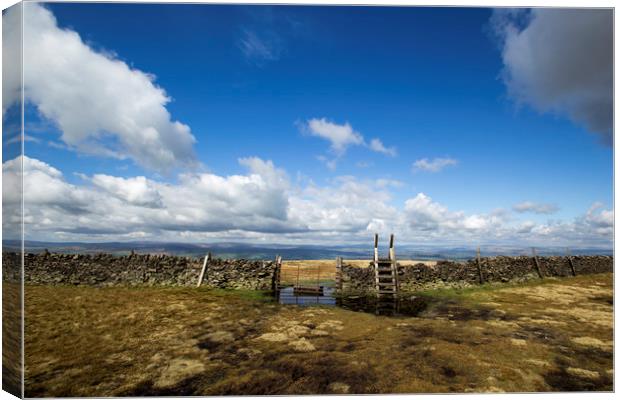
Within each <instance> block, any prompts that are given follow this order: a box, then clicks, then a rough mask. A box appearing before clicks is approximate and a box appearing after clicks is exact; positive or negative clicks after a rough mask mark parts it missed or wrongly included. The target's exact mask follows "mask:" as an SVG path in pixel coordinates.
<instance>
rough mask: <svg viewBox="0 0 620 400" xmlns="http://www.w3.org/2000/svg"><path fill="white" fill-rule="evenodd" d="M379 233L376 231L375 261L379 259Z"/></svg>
mask: <svg viewBox="0 0 620 400" xmlns="http://www.w3.org/2000/svg"><path fill="white" fill-rule="evenodd" d="M378 247H379V234H378V233H375V256H374V257H375V258H374V261H375V263H377V261H379V248H378Z"/></svg>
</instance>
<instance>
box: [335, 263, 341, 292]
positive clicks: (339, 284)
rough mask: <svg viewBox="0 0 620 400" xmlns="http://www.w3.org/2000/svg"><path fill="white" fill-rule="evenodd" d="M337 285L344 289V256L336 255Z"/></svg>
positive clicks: (339, 288)
mask: <svg viewBox="0 0 620 400" xmlns="http://www.w3.org/2000/svg"><path fill="white" fill-rule="evenodd" d="M336 287H337V288H338V290H342V257H340V256H338V257H336Z"/></svg>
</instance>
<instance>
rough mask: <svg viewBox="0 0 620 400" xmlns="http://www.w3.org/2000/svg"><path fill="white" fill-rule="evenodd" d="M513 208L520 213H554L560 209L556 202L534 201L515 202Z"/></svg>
mask: <svg viewBox="0 0 620 400" xmlns="http://www.w3.org/2000/svg"><path fill="white" fill-rule="evenodd" d="M512 209H513V210H515V211H516V212H518V213H527V212H530V213H534V214H553V213H555V212H557V211H558V210H559V208H558V206H557V205H555V204H547V203H534V202H532V201H524V202H522V203H518V204H515V205H514V206H512Z"/></svg>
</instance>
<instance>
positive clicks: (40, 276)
mask: <svg viewBox="0 0 620 400" xmlns="http://www.w3.org/2000/svg"><path fill="white" fill-rule="evenodd" d="M3 257H4V258H5V259H13V257H15V256H14V254H11V253H3ZM202 263H203V260H202V259H198V258H192V257H176V256H168V255H149V254H144V255H138V254H132V255H129V256H120V257H116V256H112V255H110V254H97V255H85V254H75V255H73V254H50V253H41V254H26V255H25V257H24V266H25V267H24V280H25V282H26V283H31V284H42V285H92V286H115V285H123V286H138V285H146V286H153V285H162V286H195V285H196V283H197V282H198V276H199V274H200V270H201V268H202ZM274 271H275V263H273V262H272V261H257V260H224V259H217V258H216V259H212V260H211V261H210V262H209V265H208V268H207V272H206V275H205V278H204V281H203V285H205V286H208V287H215V288H224V289H255V290H270V289H271V288H272V284H273V276H274Z"/></svg>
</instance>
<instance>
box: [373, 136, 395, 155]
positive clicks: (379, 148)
mask: <svg viewBox="0 0 620 400" xmlns="http://www.w3.org/2000/svg"><path fill="white" fill-rule="evenodd" d="M368 147H369V148H370V150H372V151H376V152H377V153H382V154H385V155H388V156H391V157H396V147H385V146H384V145H383V142H381V140H379V139H376V138H375V139H372V140H371V141H370V144H369V145H368Z"/></svg>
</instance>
